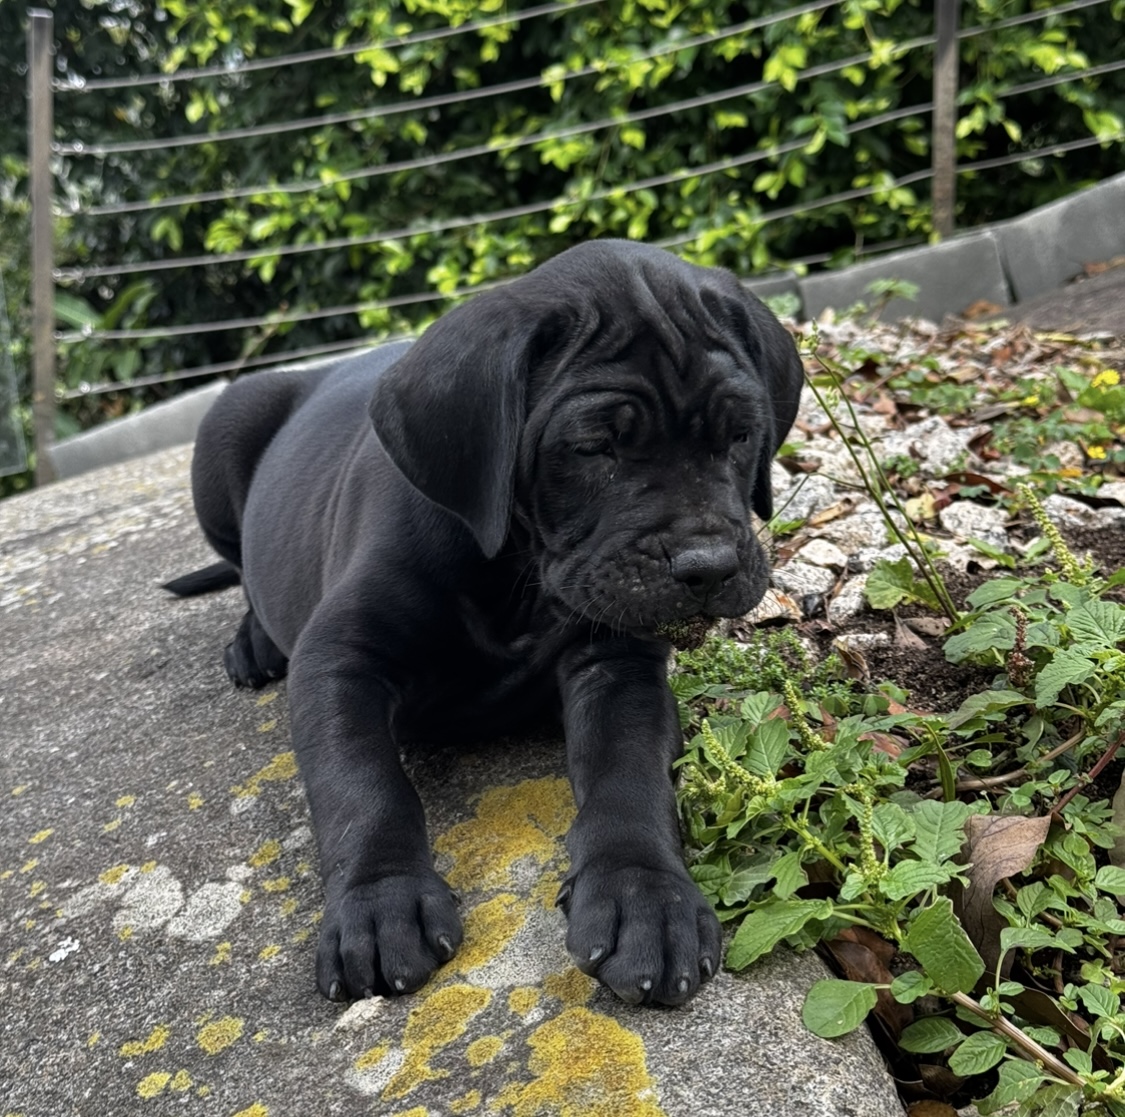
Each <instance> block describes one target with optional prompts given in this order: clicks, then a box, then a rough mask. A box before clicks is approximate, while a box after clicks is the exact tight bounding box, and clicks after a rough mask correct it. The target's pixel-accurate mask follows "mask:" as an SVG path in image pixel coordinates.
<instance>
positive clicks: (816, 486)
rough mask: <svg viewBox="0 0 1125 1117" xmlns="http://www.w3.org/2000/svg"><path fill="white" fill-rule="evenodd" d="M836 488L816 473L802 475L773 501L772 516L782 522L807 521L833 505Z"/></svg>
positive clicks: (835, 497) (835, 498)
mask: <svg viewBox="0 0 1125 1117" xmlns="http://www.w3.org/2000/svg"><path fill="white" fill-rule="evenodd" d="M775 491H776V490H775ZM837 499H838V497H837V496H836V486H835V485H833V484H832V482H831V481H830V480H829V479H828V478H827V477H821V476H819V475H818V474H816V473H805V474H802V475H801V476H800V477H799V478H797V481H796V483H795V484H793V485H792V486H791V487H790V488H789V489H788V490H787V491H786V492H785V493H784V494H781V495H779V496H778V497H777V498H775V500H774V515H775V516H777V517H779V518H780V519H782V520H807V519H808V518H809V517H810V516H811V515H812V514H813V513H814V512H819V511H821V510H822V509H824V508H828V507H829V506H830V505H832V504H834V503H835V502H836V500H837Z"/></svg>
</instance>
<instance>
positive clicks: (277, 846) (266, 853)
mask: <svg viewBox="0 0 1125 1117" xmlns="http://www.w3.org/2000/svg"><path fill="white" fill-rule="evenodd" d="M280 856H281V842H279V841H277V840H275V839H274V838H270V839H269V841H266V842H262V844H261V845H260V846H258V848H257V849H256V850H254V852H253V853H252V854H250V856H249V857H247V858H246V864H247V865H249V866H250V868H252V869H261V868H262V867H263V866H265V865H272V864H273V862H274V861H276V860H277V859H278V858H279V857H280Z"/></svg>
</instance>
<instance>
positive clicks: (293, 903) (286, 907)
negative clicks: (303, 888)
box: [277, 896, 301, 919]
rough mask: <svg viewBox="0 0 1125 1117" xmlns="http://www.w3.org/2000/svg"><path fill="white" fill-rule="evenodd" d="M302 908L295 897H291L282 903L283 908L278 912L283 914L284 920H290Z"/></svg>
mask: <svg viewBox="0 0 1125 1117" xmlns="http://www.w3.org/2000/svg"><path fill="white" fill-rule="evenodd" d="M300 906H301V905H300V901H299V900H298V899H297V898H296V897H295V896H290V897H289V898H288V899H287V900H282V901H281V907H280V908H278V909H277V910H278V911H279V912H281V917H282V918H283V919H288V918H289V917H290V916H291V915H292V914H293V913H294V912H295V911H296V910H297V908H299V907H300Z"/></svg>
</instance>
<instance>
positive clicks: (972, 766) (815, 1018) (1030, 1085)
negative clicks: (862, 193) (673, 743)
mask: <svg viewBox="0 0 1125 1117" xmlns="http://www.w3.org/2000/svg"><path fill="white" fill-rule="evenodd" d="M829 371H832V370H829ZM1109 387H1114V385H1109ZM827 390H831V389H830V387H829V388H828V389H827ZM826 410H828V411H829V413H831V408H826ZM857 429H858V424H857ZM849 433H850V434H851V435H852V436H854V435H855V432H854V431H851V432H849ZM864 452H867V453H868V457H867V459H863V458H862V454H863V453H864ZM856 458H857V462H858V463H861V472H863V465H867V467H868V468H867V471H866V472H864V476H865V477H866V478H867V479H868V485H869V487H870V488H872V489H876V490H877V491H878V492H879V495H880V496H881V497H882V498H883V499H881V500H880V502H879V503H880V507H882V508H883V509H884V511H885V513H886V514H887V519H888V522H890V520H891V515H890V511H891V509H892V508H893V498H892V497H891V496H889V495H888V494H887V491H886V488H885V487H883V488H882V489H880V488H879V486H880V485H881V484H883V485H884V486H885V477H882V475H881V473H880V471H879V470H878V467H877V463H875V459H874V455H873V454H871V453H870V446H869V445H866V444H864V445H862V446H860V447H859V448H857V450H856ZM1019 496H1020V499H1021V501H1022V502H1023V503H1024V505H1025V506H1026V507H1027V508H1028V509H1029V510H1030V512H1031V514H1032V516H1033V518H1034V519H1035V520H1036V521H1037V523H1038V525H1039V527H1040V529H1041V531H1042V533H1043V542H1042V543H1041V544H1040V545H1039V546H1038V547H1037V548H1033V549H1032V553H1034V554H1040V555H1042V556H1043V557H1044V558H1045V559H1046V561H1045V563H1041V564H1039V565H1036V566H1025V567H1024V568H1021V569H1017V568H1016V567H1015V564H1014V562H1013V563H1012V566H1011V569H1009V570H1006V571H1005V572H1004V573H1003V574H1001V575H1000V576H998V577H995V578H993V579H992V580H991V581H988V582H986V583H985V584H983V585H982V586H981V587H980V588H979V589H977V590H976V592H975V593H973V594H972V595H971V596H970V597H969V598H968V599H967V601H966V603H965V604H966V611H964V612H961V611H960V610H957V609H956V608H955V607H954V606H953V603H952V602H951V601H950V600H949V595H948V591H947V590H946V588H945V586H944V585H943V584H941V582H940V577H939V576H938V574H937V570H936V567H935V566H934V565H933V562H932V557H931V555H930V553H929V551H928V549H927V548H926V547H925V546H923V544H922V541H921V540H920V539H919V537H918V536H917V535H914V536H912V537H911V538H910V539H909V540H908V553H909V554H910V556H911V557H918V558H921V559H922V561H923V562H924V563H926V564H928V565H923V566H922V568H921V571H920V572H919V571H918V569H917V568H915V567H912V566H911V565H910V563H909V562H906V561H905V560H904V562H903V564H902V568H901V569H896V568H895V567H893V566H892V567H890V568H889V569H883V570H882V571H881V572H880V574H879V575H876V576H875V585H876V603H877V604H881V606H882V607H891V606H892V605H894V604H897V603H898V602H899V601H902V600H919V601H922V602H923V603H928V604H930V605H931V606H939V607H942V608H944V609H945V611H946V612H947V613H948V614H950V615H951V617H953V618H955V623H954V624H953V625H952V627H951V628H950V630H949V635H948V636H947V638H946V640H945V643H944V654H945V657H946V658H947V659H948V660H949V661H951V662H953V663H958V664H966V665H975V666H976V667H978V668H981V667H983V668H985V669H991V670H992V673H993V674H992V679H991V682H990V685H989V687H988V689H987V690H985V691H983V692H981V693H978V694H973V695H971V696H970V697H968V698H967V699H966V700H965V701H964V702H963V703H962V705H961V706H960V708H959V709H957V710H955V711H952V712H949V713H939V714H929V713H920V712H916V711H913V710H910V709H909V708H908V706H907V704H906V703H907V701H908V696H906V695H905V694H903V693H902V692H901V691H899V690H898V689H897V688H895V687H894V686H892V685H889V684H885V685H883V686H882V687H880V688H878V689H876V690H875V691H874V692H867V691H864V690H863V689H862V688H859V687H858V686H857V685H856V684H855V683H854V682H851V681H849V680H847V679H846V678H845V677H844V672H843V670H842V665H841V664H840V663H839V661H838V659H837V658H835V657H831V656H830V657H829V658H828V659H826V660H824V661H823V662H817V661H815V660H814V659H813V657H812V656H810V655H809V653H808V652H807V651H806V650H805V648H804V646H803V645H802V644H801V642H800V640H799V639H797V637H796V636H795V635H793V634H790V633H786V632H784V631H781V632H777V631H775V632H773V633H770V634H767V635H761V636H757V637H755V639H754V641H753V642H752V643H751V644H750V645H749V646H736V645H734V644H732V643H731V642H729V641H720V640H715V639H712V640H710V641H709V642H707V643H706V644H704V645H703V646H702V647H701V648H700V649H699V650H697V651H696V652H693V653H687V654H681V655H680V656H679V657H678V671H677V673H676V674H675V675H674V678H673V689H674V691H675V693H676V695H677V698H678V699H679V701H680V705H681V718H682V720H683V723H684V724H685V726H687V727H688V731H689V734H690V741H689V743H688V746H687V748H686V751H685V753H684V755H683V757H682V758H681V760H680V761H679V768H680V774H681V782H680V791H679V801H680V809H681V813H682V821H683V827H684V830H685V832H686V834H687V837H688V843H689V851H690V862H691V863H690V869H691V872H692V875H693V877H694V878H695V880H696V881H697V882H698V884H699V886H700V887H701V888H702V889H703V891H704V892H705V894H706V895H707V896H708V897H709V898H710V899H711V901H712V903H713V904H714V905H715V908H716V910H717V912H718V914H719V917H720V919H722V920H723V921H724V922H726V923H728V924H730V925H731V927H732V929H733V934H732V937H731V942H730V947H729V950H728V955H727V964H728V966H729V967H730V968H732V969H736V970H739V969H745V968H746V967H748V966H751V965H752V964H753V963H754V962H756V961H757V960H758V959H760V958H762V957H763V956H765V955H767V954H769V953H770V952H771V951H773V950H774V949H775V948H776V947H777V946H778V945H779V944H782V943H785V944H788V945H789V946H791V947H794V948H797V949H807V948H810V947H812V946H814V945H818V944H819V945H821V946H822V947H824V948H826V949H827V950H828V952H829V953H833V954H835V952H836V950H837V949H838V948H839V944H840V943H841V941H843V939H847V940H849V942H851V943H852V944H853V946H854V944H856V943H857V942H858V943H859V944H860V945H861V947H862V948H863V949H865V950H866V951H867V955H868V956H869V959H870V961H869V964H868V965H867V966H866V969H864V971H863V973H862V975H861V976H862V977H863V979H862V980H843V979H835V978H833V979H828V980H824V981H819V982H817V983H816V984H815V985H814V986H813V988H812V989H811V991H810V993H809V995H808V998H807V1000H806V1003H805V1006H804V1010H803V1018H804V1020H805V1023H806V1024H807V1026H808V1027H809V1028H810V1029H811V1030H812V1031H814V1032H815V1033H817V1034H818V1035H821V1036H825V1037H833V1036H839V1035H843V1034H845V1033H847V1032H849V1031H851V1030H853V1029H854V1028H856V1027H858V1026H859V1024H860V1023H861V1022H862V1021H863V1020H864V1019H865V1017H866V1016H867V1015H868V1013H869V1012H871V1011H873V1010H874V1011H875V1012H876V1013H877V1014H878V1015H879V1016H880V1018H881V1019H882V1021H883V1023H884V1025H885V1028H886V1030H887V1031H889V1032H890V1033H891V1034H892V1035H893V1036H894V1037H895V1039H896V1040H897V1043H898V1045H899V1047H900V1049H901V1050H902V1051H904V1052H908V1053H910V1054H912V1055H913V1056H914V1057H915V1058H916V1059H918V1060H919V1061H920V1062H923V1063H929V1064H935V1063H938V1064H942V1065H943V1066H944V1067H945V1068H946V1074H951V1075H952V1076H954V1077H953V1080H954V1081H955V1082H960V1083H961V1084H962V1087H963V1094H962V1096H971V1097H974V1098H976V1099H977V1106H978V1109H979V1112H980V1113H981V1114H983V1115H988V1114H992V1113H996V1112H999V1111H1000V1110H1002V1109H1005V1107H1009V1108H1008V1109H1005V1112H1012V1113H1016V1114H1019V1115H1021V1117H1022V1115H1031V1114H1051V1115H1052V1117H1054V1115H1063V1114H1078V1113H1084V1114H1107V1115H1112V1117H1125V1005H1123V1004H1122V999H1121V998H1122V995H1123V994H1125V920H1123V919H1122V918H1121V913H1120V910H1119V907H1118V902H1117V899H1116V897H1118V896H1123V895H1125V868H1123V867H1122V866H1121V862H1122V861H1125V858H1119V857H1117V856H1116V855H1115V854H1114V852H1113V849H1114V845H1115V841H1116V840H1117V839H1118V838H1119V837H1120V835H1121V830H1120V828H1118V827H1116V826H1115V825H1114V824H1113V822H1112V814H1111V808H1110V805H1109V803H1108V802H1107V799H1106V797H1105V796H1103V795H1099V794H1098V793H1097V792H1096V790H1095V788H1094V781H1095V780H1096V779H1097V777H1098V776H1099V775H1100V774H1101V773H1102V772H1103V771H1104V770H1105V768H1106V766H1107V765H1108V764H1109V763H1110V762H1111V761H1112V759H1113V757H1114V755H1115V754H1116V753H1117V751H1118V749H1119V748H1120V746H1121V745H1122V744H1123V743H1125V651H1122V645H1123V644H1125V605H1123V604H1121V603H1120V601H1119V600H1117V596H1118V595H1115V594H1114V592H1113V591H1114V589H1115V587H1120V586H1122V585H1125V570H1122V571H1117V572H1116V573H1113V574H1111V575H1109V576H1107V577H1105V576H1101V575H1099V574H1098V573H1097V572H1096V571H1095V570H1094V569H1093V566H1092V564H1091V563H1090V562H1089V561H1088V560H1084V559H1082V558H1080V557H1078V556H1076V555H1074V554H1073V553H1072V552H1071V551H1070V549H1069V548H1068V547H1067V546H1066V544H1065V542H1064V541H1063V540H1062V537H1061V536H1060V535H1059V533H1058V531H1057V530H1056V528H1055V527H1054V525H1053V524H1051V523H1050V521H1049V520H1048V519H1047V517H1046V516H1045V514H1044V512H1043V508H1042V506H1041V505H1040V504H1039V502H1038V500H1037V498H1036V496H1035V494H1034V493H1033V492H1032V490H1031V489H1030V488H1028V487H1024V488H1022V489H1021V490H1020V493H1019ZM879 944H884V945H885V946H886V947H887V950H886V951H884V950H883V949H882V947H881V946H880V945H879ZM891 955H893V957H894V961H893V963H890V964H888V963H887V962H886V961H885V959H887V958H889V957H891ZM861 969H863V967H861ZM923 998H924V999H923ZM923 1005H924V1006H926V1007H925V1011H924V1012H923V1011H919V1009H920V1007H921V1006H923ZM912 1015H913V1019H911V1016H912ZM904 1021H905V1022H904Z"/></svg>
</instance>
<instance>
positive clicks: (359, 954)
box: [289, 617, 461, 1000]
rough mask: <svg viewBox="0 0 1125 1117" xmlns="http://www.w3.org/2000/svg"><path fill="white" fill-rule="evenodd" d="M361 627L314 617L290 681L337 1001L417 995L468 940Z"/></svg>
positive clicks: (385, 683) (327, 963)
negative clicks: (405, 767)
mask: <svg viewBox="0 0 1125 1117" xmlns="http://www.w3.org/2000/svg"><path fill="white" fill-rule="evenodd" d="M355 625H356V622H355V620H354V618H350V619H338V618H337V619H335V620H334V619H332V618H330V617H323V618H317V617H314V619H313V620H312V622H310V624H309V626H308V628H307V629H306V630H305V632H304V633H303V634H302V636H301V639H300V641H299V643H298V645H297V648H296V649H295V651H294V655H293V659H292V661H291V663H290V676H289V678H290V681H289V702H290V708H291V712H292V722H293V743H294V748H295V750H296V753H297V759H298V762H299V764H300V768H301V775H302V777H303V779H304V783H305V788H306V792H307V794H308V799H309V807H310V809H311V811H312V818H313V827H314V829H315V831H316V835H317V840H318V843H319V846H320V863H321V877H322V879H323V882H324V916H323V918H322V920H321V925H320V944H319V947H318V949H317V960H316V980H317V985H318V987H319V988H320V991H321V992H322V993H323V994H324V995H325V996H326V997H328V998H330V999H331V1000H344V999H349V998H356V997H362V996H371V995H373V994H376V993H379V994H383V993H406V992H412V991H413V990H415V989H417V988H419V987H420V986H421V985H423V984H424V983H425V982H426V980H427V979H428V978H429V977H430V975H431V974H432V973H433V972H434V970H435V969H437V967H438V966H439V965H441V964H442V963H443V962H447V961H448V960H449V959H450V958H452V957H453V955H454V953H455V952H456V950H457V947H458V946H459V945H460V942H461V919H460V916H459V915H458V912H457V908H456V903H455V898H454V896H453V894H452V892H451V891H450V889H449V886H448V885H447V884H446V883H445V881H444V880H443V879H442V878H441V877H440V876H439V875H438V874H437V872H436V871H435V870H434V867H433V860H432V857H431V854H430V849H429V843H428V841H427V838H426V825H425V819H424V816H423V812H422V804H421V801H420V800H419V798H418V793H417V792H416V791H415V790H414V788H413V786H412V785H411V783H410V781H409V780H408V779H407V777H406V773H405V772H404V771H403V770H402V765H401V764H400V762H399V754H398V747H397V745H396V744H395V741H394V737H393V733H392V719H393V715H394V709H395V702H394V697H393V693H394V691H393V686H392V685H391V684H390V680H389V668H388V665H387V663H386V662H384V661H382V660H381V659H380V657H379V655H378V654H377V652H376V651H375V650H374V649H370V648H368V647H366V646H365V644H364V642H363V641H362V639H356V638H355V637H356V636H357V635H358V634H357V633H356V631H355ZM349 634H350V636H351V637H352V638H349Z"/></svg>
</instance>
